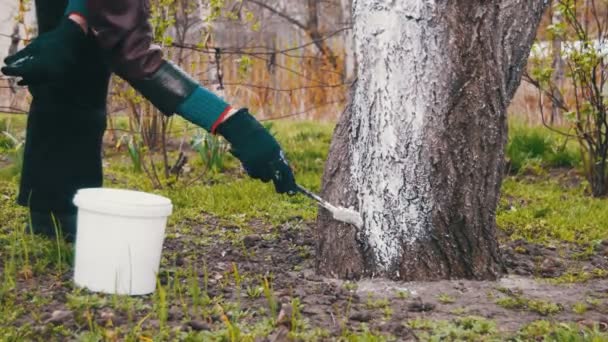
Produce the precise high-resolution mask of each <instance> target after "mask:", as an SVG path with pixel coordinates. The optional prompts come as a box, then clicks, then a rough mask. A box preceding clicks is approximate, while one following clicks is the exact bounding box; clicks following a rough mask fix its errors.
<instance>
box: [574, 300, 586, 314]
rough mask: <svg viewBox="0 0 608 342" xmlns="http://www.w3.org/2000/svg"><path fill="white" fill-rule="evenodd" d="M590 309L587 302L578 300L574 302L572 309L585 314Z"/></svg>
mask: <svg viewBox="0 0 608 342" xmlns="http://www.w3.org/2000/svg"><path fill="white" fill-rule="evenodd" d="M588 309H589V307H588V306H587V304H585V303H581V302H576V303H574V305H572V311H574V312H575V313H577V314H579V315H582V314H584V313H585V312H587V310H588Z"/></svg>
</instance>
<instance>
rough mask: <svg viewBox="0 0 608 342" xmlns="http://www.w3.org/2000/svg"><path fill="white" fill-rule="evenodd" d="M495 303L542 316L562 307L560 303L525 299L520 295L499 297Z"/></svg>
mask: <svg viewBox="0 0 608 342" xmlns="http://www.w3.org/2000/svg"><path fill="white" fill-rule="evenodd" d="M496 304H497V305H499V306H502V307H503V308H505V309H512V310H528V311H532V312H536V313H538V314H540V315H543V316H548V315H554V314H556V313H558V312H561V311H562V310H563V309H564V308H563V306H562V305H560V304H555V303H551V302H549V301H545V300H540V299H527V298H524V297H522V296H520V295H514V296H509V297H503V298H500V299H498V300H497V301H496Z"/></svg>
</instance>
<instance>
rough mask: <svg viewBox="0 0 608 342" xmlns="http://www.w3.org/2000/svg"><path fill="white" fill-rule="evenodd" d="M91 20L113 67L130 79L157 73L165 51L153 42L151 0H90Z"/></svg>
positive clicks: (98, 40)
mask: <svg viewBox="0 0 608 342" xmlns="http://www.w3.org/2000/svg"><path fill="white" fill-rule="evenodd" d="M88 10H89V24H90V27H91V31H92V32H93V34H94V35H95V36H96V37H97V42H98V43H99V45H100V46H101V48H102V49H103V50H104V51H105V52H106V54H107V58H108V59H109V60H110V63H111V65H112V67H113V71H114V72H115V73H116V74H118V75H119V76H120V77H122V78H124V79H126V80H127V81H129V82H133V81H136V80H139V79H142V78H145V77H147V76H150V75H152V74H153V73H155V72H156V71H157V70H158V69H159V68H160V67H161V65H162V64H163V53H162V51H161V49H160V47H159V46H156V45H154V44H153V39H154V35H153V32H152V26H151V25H150V23H149V22H148V19H149V17H150V5H149V1H148V0H88Z"/></svg>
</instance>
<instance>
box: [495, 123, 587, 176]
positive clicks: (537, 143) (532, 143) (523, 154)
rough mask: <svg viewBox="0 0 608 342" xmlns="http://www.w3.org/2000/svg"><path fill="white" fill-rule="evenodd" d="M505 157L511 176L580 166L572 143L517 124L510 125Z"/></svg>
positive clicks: (577, 154) (547, 131) (548, 132)
mask: <svg viewBox="0 0 608 342" xmlns="http://www.w3.org/2000/svg"><path fill="white" fill-rule="evenodd" d="M506 154H507V158H508V159H509V161H510V171H511V172H523V171H526V170H528V169H530V168H532V169H537V167H536V166H537V165H541V166H544V167H577V166H579V165H580V163H581V158H580V153H578V150H577V147H576V144H575V143H574V142H573V141H568V140H566V139H565V138H564V137H563V136H560V135H559V134H557V133H553V132H551V131H549V130H548V129H546V128H544V127H527V126H525V125H522V124H520V123H517V122H511V123H510V126H509V143H508V144H507V153H506Z"/></svg>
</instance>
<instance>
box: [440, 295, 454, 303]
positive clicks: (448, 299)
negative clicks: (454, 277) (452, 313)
mask: <svg viewBox="0 0 608 342" xmlns="http://www.w3.org/2000/svg"><path fill="white" fill-rule="evenodd" d="M437 300H438V301H439V303H441V304H452V303H454V302H456V298H454V297H452V296H450V295H449V294H447V293H440V294H439V295H438V296H437Z"/></svg>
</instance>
